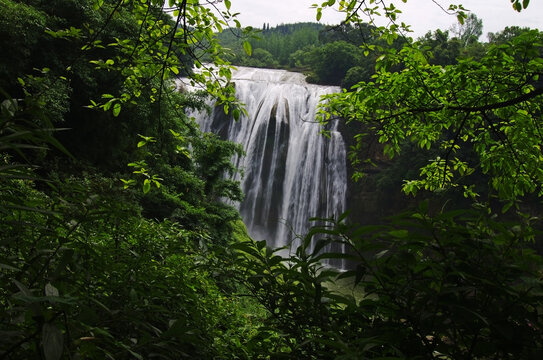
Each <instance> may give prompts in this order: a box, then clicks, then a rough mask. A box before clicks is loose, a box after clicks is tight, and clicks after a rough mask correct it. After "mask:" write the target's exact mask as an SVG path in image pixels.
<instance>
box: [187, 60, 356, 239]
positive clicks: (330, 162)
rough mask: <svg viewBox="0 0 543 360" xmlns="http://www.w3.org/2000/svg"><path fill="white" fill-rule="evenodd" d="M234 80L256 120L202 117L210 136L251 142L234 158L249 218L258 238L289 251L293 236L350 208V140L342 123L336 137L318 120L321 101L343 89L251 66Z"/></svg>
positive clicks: (243, 210) (244, 214) (334, 128)
mask: <svg viewBox="0 0 543 360" xmlns="http://www.w3.org/2000/svg"><path fill="white" fill-rule="evenodd" d="M232 81H233V82H235V88H236V96H237V97H238V98H239V99H240V100H241V101H242V102H243V103H244V104H245V105H246V109H247V112H248V117H246V116H242V117H241V118H240V120H239V121H237V122H234V121H232V120H229V119H227V118H226V117H225V116H224V114H223V112H222V110H221V109H216V110H215V111H214V113H213V115H212V116H211V117H210V116H209V115H206V114H205V113H199V114H196V115H195V117H196V120H197V122H198V123H199V124H200V127H201V129H202V130H203V131H206V132H214V133H218V134H219V135H220V136H222V137H223V138H225V139H227V140H230V141H233V142H236V143H240V144H242V145H243V147H244V149H245V151H246V156H244V157H240V158H235V159H233V161H234V164H235V165H236V166H237V167H238V168H239V169H243V171H244V176H243V177H241V175H239V174H238V175H236V176H237V177H238V179H239V180H240V181H241V185H242V189H243V191H244V193H245V199H244V200H243V201H242V202H241V203H240V204H239V210H240V213H241V216H242V218H243V220H244V222H245V224H246V225H247V229H248V230H249V234H250V235H251V236H252V237H253V238H254V239H255V240H261V239H266V240H267V242H268V244H269V245H270V246H272V247H281V246H284V245H287V244H288V243H289V242H290V241H291V240H292V239H293V238H294V236H293V233H292V232H294V234H304V233H305V232H306V231H307V230H308V228H309V226H310V223H309V221H308V220H309V218H311V217H330V216H336V217H337V216H338V215H339V214H341V213H342V212H344V211H345V203H346V200H345V197H346V192H347V170H346V151H345V143H344V142H343V138H342V136H341V134H340V133H339V132H338V131H337V124H336V123H332V124H330V125H329V126H330V128H329V130H330V138H327V137H325V136H323V135H322V134H321V127H320V125H319V124H318V123H315V114H316V110H317V106H318V103H319V100H320V96H321V95H324V94H329V93H333V92H337V91H339V88H337V87H333V86H318V85H311V84H308V83H306V81H305V79H304V76H303V75H302V74H299V73H293V72H288V71H285V70H270V69H256V68H245V67H239V68H238V70H236V71H234V73H233V76H232Z"/></svg>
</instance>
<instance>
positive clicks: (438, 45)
mask: <svg viewBox="0 0 543 360" xmlns="http://www.w3.org/2000/svg"><path fill="white" fill-rule="evenodd" d="M523 30H524V29H522V28H519V27H508V28H505V29H504V30H503V31H502V32H498V33H489V34H488V40H489V43H500V42H504V41H507V39H508V38H511V37H513V36H516V35H518V34H519V33H521V32H522V31H523ZM376 31H377V29H376V28H375V27H374V26H372V25H369V24H365V23H364V24H355V25H352V24H341V25H335V26H329V25H326V26H325V25H322V24H318V23H310V22H306V23H296V24H282V25H279V26H276V27H272V28H270V26H269V24H264V25H263V26H262V29H260V30H258V31H257V34H256V35H255V36H254V37H253V38H251V39H250V40H249V41H250V43H251V46H252V54H251V56H249V55H247V54H246V53H245V52H244V50H243V46H242V43H243V36H241V32H240V30H238V29H232V31H225V32H224V33H222V34H220V37H219V38H220V41H221V44H222V45H223V46H225V47H226V48H229V49H230V50H231V53H230V55H229V56H228V57H227V60H228V61H230V62H232V63H233V64H234V65H240V66H252V67H262V68H282V69H289V70H294V71H301V72H304V73H306V74H307V75H308V78H307V79H308V81H309V82H313V83H318V84H329V85H340V86H342V87H344V88H350V87H351V86H352V85H354V84H357V83H358V82H360V81H369V80H370V79H371V76H372V75H373V74H374V73H375V62H376V59H377V58H378V57H379V56H380V55H381V54H382V52H380V51H368V50H370V49H375V48H382V49H386V48H390V47H393V48H396V49H399V48H401V46H402V45H403V44H404V43H405V42H406V41H411V40H410V39H408V38H402V37H397V38H394V39H390V40H389V41H388V42H386V41H384V40H382V39H378V36H377V34H376ZM481 35H482V22H481V20H480V19H478V18H477V17H476V16H475V15H474V14H471V15H470V16H469V18H468V19H467V21H466V22H465V24H464V25H460V26H453V27H451V29H449V30H436V31H434V32H428V33H426V34H425V35H424V36H423V37H420V38H418V39H417V40H416V41H418V42H419V45H420V47H419V48H420V49H422V51H423V53H424V55H425V58H426V60H425V61H428V62H429V63H431V64H439V65H449V64H456V63H457V59H459V58H464V57H474V58H479V57H480V56H482V54H483V53H484V51H485V47H486V46H487V44H485V43H481V42H479V37H480V36H481Z"/></svg>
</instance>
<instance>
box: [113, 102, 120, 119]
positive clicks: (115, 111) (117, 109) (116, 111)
mask: <svg viewBox="0 0 543 360" xmlns="http://www.w3.org/2000/svg"><path fill="white" fill-rule="evenodd" d="M120 112H121V103H118V102H117V103H115V105H113V116H115V117H117V116H119V113H120Z"/></svg>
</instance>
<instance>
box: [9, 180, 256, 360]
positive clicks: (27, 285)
mask: <svg viewBox="0 0 543 360" xmlns="http://www.w3.org/2000/svg"><path fill="white" fill-rule="evenodd" d="M36 185H37V184H36V183H33V182H29V181H23V180H10V179H6V178H5V177H3V178H2V186H3V189H5V190H6V191H7V192H8V193H10V194H11V196H12V197H17V198H18V199H24V202H21V201H17V203H15V204H6V203H5V202H4V201H3V203H2V205H4V206H3V208H4V209H6V210H7V211H5V212H4V213H3V216H2V222H1V224H0V226H1V229H2V231H1V234H2V235H1V238H0V264H1V266H2V268H3V271H2V275H1V279H0V282H1V283H2V284H3V286H2V291H1V293H0V303H1V304H2V307H3V308H4V311H3V312H2V315H1V317H0V321H1V323H2V326H1V327H2V340H1V343H0V348H1V349H2V355H3V356H7V357H9V358H32V357H35V356H36V355H37V354H39V353H42V354H44V356H45V357H46V358H47V359H50V358H55V359H59V358H61V356H62V358H70V357H74V356H79V357H83V358H115V359H120V358H134V357H135V358H148V357H150V356H158V355H160V356H162V357H167V358H201V359H208V358H212V357H215V356H219V357H223V358H232V359H234V358H244V357H245V356H244V354H243V353H239V351H238V350H239V349H238V346H239V345H240V344H241V343H242V342H244V341H246V336H247V333H246V331H248V329H247V328H246V327H245V326H246V324H245V323H244V320H243V317H241V316H240V308H239V307H238V305H237V304H238V302H237V300H236V299H233V298H231V297H228V296H225V295H224V294H223V293H221V291H220V290H219V288H218V287H217V284H216V282H215V280H214V279H213V277H212V275H211V273H210V271H211V269H212V267H211V265H210V262H209V257H210V256H211V253H209V252H207V251H206V250H205V248H204V247H202V246H204V244H205V243H206V242H207V240H206V238H207V236H208V235H207V234H206V233H205V232H201V233H197V232H193V231H188V230H186V229H183V228H182V227H180V226H179V225H178V224H175V223H170V222H162V223H155V222H152V221H147V220H143V219H142V218H141V217H139V216H138V208H137V205H136V204H135V203H134V201H133V200H131V199H130V197H128V196H127V194H125V195H122V193H120V192H119V190H118V189H116V186H115V185H114V184H113V182H112V180H109V179H104V178H100V177H98V176H89V175H87V177H86V178H85V179H77V178H69V179H68V180H67V181H64V182H58V183H54V186H55V187H56V188H57V189H59V190H60V191H62V192H61V193H60V192H53V193H50V194H48V195H46V194H44V193H43V192H41V191H39V190H37V189H36ZM4 199H5V198H4ZM5 205H7V207H6V206H5ZM30 224H31V225H32V226H29V225H30ZM165 280H166V281H165ZM152 354H154V355H152Z"/></svg>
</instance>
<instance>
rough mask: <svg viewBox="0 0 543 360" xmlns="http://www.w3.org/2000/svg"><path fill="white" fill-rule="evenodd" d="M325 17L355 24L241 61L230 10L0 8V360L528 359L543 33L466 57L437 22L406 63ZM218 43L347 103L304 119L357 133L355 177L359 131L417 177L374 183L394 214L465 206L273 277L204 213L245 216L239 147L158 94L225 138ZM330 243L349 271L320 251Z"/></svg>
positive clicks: (399, 51) (328, 236)
mask: <svg viewBox="0 0 543 360" xmlns="http://www.w3.org/2000/svg"><path fill="white" fill-rule="evenodd" d="M511 2H512V3H513V6H514V8H515V9H517V10H519V11H520V10H521V9H522V8H523V6H524V7H526V6H527V5H528V1H524V2H523V3H522V4H521V3H520V2H519V1H516V0H512V1H511ZM337 3H338V4H336V1H326V2H324V3H323V4H322V6H321V7H319V8H318V9H317V10H316V11H317V17H319V14H320V13H321V12H322V11H323V9H324V8H326V7H329V6H334V5H339V6H340V7H341V10H342V11H345V12H346V16H347V18H348V19H350V20H351V21H352V23H353V24H356V25H345V24H344V25H342V26H338V27H334V28H331V29H323V28H322V27H320V26H318V25H314V24H301V25H300V24H298V25H292V26H287V25H285V26H282V27H278V28H275V29H269V26H265V29H264V31H263V33H262V34H261V36H263V40H261V42H251V41H255V40H251V41H248V40H247V39H246V38H244V37H245V36H247V35H248V34H250V31H247V29H241V26H240V25H239V24H238V23H237V20H236V19H235V14H232V13H231V12H230V7H231V3H230V1H228V0H225V1H224V3H223V4H222V5H223V6H224V7H223V8H222V11H223V12H222V13H221V17H220V18H219V17H218V16H217V15H215V14H216V13H214V12H212V11H211V8H212V7H214V6H218V5H217V4H216V3H214V2H211V3H209V4H208V6H207V7H206V6H204V5H201V4H199V3H198V2H196V1H185V0H183V1H173V0H171V1H169V2H168V5H169V6H170V8H164V7H163V6H164V3H163V1H158V0H153V1H151V0H147V1H141V0H132V1H128V0H83V1H82V0H77V1H76V0H54V1H46V0H25V1H18V0H0V4H1V5H2V12H1V13H0V35H1V36H0V48H2V52H1V53H0V91H1V96H2V99H1V100H2V101H1V102H0V108H1V112H0V159H1V160H0V161H1V162H0V215H1V217H0V268H1V272H0V308H1V311H0V324H1V325H0V358H2V359H21V358H39V359H46V360H56V359H72V358H88V359H103V358H109V359H132V358H136V359H147V358H166V359H183V358H187V359H238V358H239V359H259V358H261V359H266V358H269V359H279V358H286V359H366V358H368V359H385V358H386V359H537V358H541V356H542V355H543V350H542V349H543V337H542V330H543V320H542V312H543V282H542V280H543V279H542V276H543V273H542V266H543V264H542V262H541V260H542V259H541V256H540V255H538V254H537V252H536V251H535V250H534V249H533V248H534V244H536V243H538V242H540V241H541V240H540V233H539V231H538V230H537V228H538V219H537V218H536V217H534V216H533V215H534V213H536V214H537V212H538V210H539V206H540V205H539V200H538V197H540V196H541V184H542V179H543V175H542V174H543V172H542V170H541V169H542V168H543V167H542V166H541V162H542V161H543V156H542V155H541V148H540V143H541V140H542V139H541V133H540V131H539V120H540V118H541V104H542V100H543V90H542V85H541V79H540V75H543V61H542V60H541V59H542V48H543V39H542V35H541V33H540V32H539V31H536V30H529V29H519V28H508V29H505V30H504V31H503V32H500V33H496V34H491V36H490V40H491V41H490V43H489V44H481V43H479V42H478V41H477V35H478V31H477V27H478V22H477V19H476V18H473V17H471V18H469V17H468V18H466V17H465V14H464V13H463V11H462V9H461V8H453V9H452V10H453V11H458V15H459V17H460V19H466V21H465V22H464V24H466V25H465V26H464V27H460V28H457V29H456V30H455V31H456V34H455V36H454V37H453V36H449V33H447V32H446V31H436V32H434V33H430V34H428V35H426V36H425V37H424V38H422V39H419V41H417V42H415V41H413V40H411V39H409V38H405V37H401V36H400V35H399V34H400V33H401V28H400V27H398V26H392V27H388V28H386V27H377V26H373V25H367V24H365V23H364V22H363V21H362V20H363V18H361V16H362V14H368V13H372V12H375V11H376V9H373V10H372V9H364V5H365V1H363V0H359V1H357V0H350V1H339V2H337ZM170 10H172V14H173V15H174V17H176V21H175V20H172V18H171V17H170V16H168V15H166V14H165V13H164V11H170ZM359 10H360V11H362V10H364V11H362V12H358V11H359ZM384 13H386V16H388V17H389V18H390V19H391V20H395V16H396V15H395V14H396V12H395V11H394V8H393V7H392V8H387V9H386V12H384ZM232 23H234V24H236V25H237V26H236V27H235V28H232V29H231V30H232V32H231V33H230V34H232V33H234V34H237V35H240V36H242V40H241V42H240V49H238V50H239V52H234V56H236V57H237V58H238V59H241V60H239V61H253V60H254V61H256V60H258V61H261V63H255V66H256V65H258V66H260V65H265V64H271V65H273V66H277V65H283V66H286V65H290V66H294V67H298V68H304V69H305V70H307V71H312V72H313V76H314V77H315V79H314V80H315V81H319V82H330V83H343V84H344V85H345V86H346V87H350V86H351V85H354V87H352V90H351V91H345V92H344V93H341V94H337V95H333V96H330V97H329V99H328V102H327V105H326V106H323V108H322V112H321V114H322V121H323V122H326V121H328V120H329V119H330V117H331V116H341V117H342V118H343V119H344V120H346V121H347V122H349V126H352V129H356V131H357V135H356V136H355V139H354V141H355V142H354V143H353V148H352V152H351V161H352V162H353V165H354V167H355V168H356V170H357V173H355V176H361V174H360V172H361V171H363V170H365V169H366V168H364V167H361V166H359V165H360V164H363V163H364V160H365V156H364V155H365V154H363V153H362V152H361V149H362V147H363V146H364V141H363V138H364V137H363V135H362V133H363V132H369V133H372V134H373V135H371V136H374V137H375V138H376V139H377V141H378V142H379V143H380V144H381V145H380V146H382V147H380V148H378V150H380V151H382V150H384V152H385V154H386V155H387V156H389V157H392V156H400V157H402V156H403V157H404V158H410V157H412V156H411V154H416V155H417V159H419V160H420V163H417V162H412V160H413V159H410V161H411V162H409V165H406V164H398V163H396V164H395V165H394V166H392V168H391V169H390V172H389V174H392V173H394V174H395V175H394V176H395V178H400V177H402V179H405V180H406V182H405V185H404V191H405V192H406V193H408V194H413V193H417V194H419V196H421V193H425V191H434V192H438V193H440V194H442V195H443V194H444V195H443V198H447V199H450V198H453V196H455V195H454V193H455V192H458V193H459V194H460V195H461V196H462V195H464V194H465V196H466V197H467V199H469V203H470V204H471V206H470V208H469V209H467V210H466V209H463V210H453V211H445V208H447V207H448V205H447V202H446V201H445V202H444V203H439V202H438V203H437V205H436V203H435V202H434V201H432V202H430V203H428V202H421V204H420V206H419V207H418V208H417V209H415V210H412V211H410V212H406V213H404V214H401V215H398V216H396V217H394V218H393V219H391V220H389V221H387V222H386V223H383V224H382V225H379V226H359V225H356V224H352V223H350V222H349V221H348V215H347V214H345V215H342V216H341V217H340V218H339V219H321V220H320V221H319V224H320V225H319V226H315V227H314V228H313V229H312V230H311V231H310V232H309V233H308V234H305V235H303V236H302V238H301V239H300V240H301V245H300V247H299V248H297V249H293V252H292V255H291V256H290V257H289V258H288V259H284V258H282V257H281V256H279V255H278V254H277V253H276V252H275V251H273V250H272V249H269V248H267V247H266V244H265V243H264V242H258V243H257V242H254V241H253V240H251V239H250V238H249V236H248V235H247V233H246V231H245V229H244V225H243V223H242V222H241V220H240V219H239V215H238V213H237V211H236V210H235V208H233V207H231V206H229V205H226V204H225V202H224V201H223V200H224V199H230V200H239V199H240V198H241V197H242V196H243V195H242V194H241V191H240V189H239V186H238V184H237V183H236V182H234V181H231V180H229V177H228V176H225V175H228V174H232V173H233V172H235V171H237V170H238V169H235V168H234V167H233V166H232V164H231V163H230V158H231V157H232V155H233V154H236V153H237V154H239V153H241V152H242V149H240V147H239V146H238V145H236V144H232V143H228V142H224V141H222V140H220V139H218V138H217V137H216V136H214V135H211V134H203V133H201V132H200V130H199V128H198V126H197V125H196V124H195V123H194V122H193V120H191V119H190V118H189V117H187V115H186V112H185V110H189V109H195V108H197V109H204V108H206V106H207V105H206V100H205V97H204V96H203V94H202V93H199V92H197V93H187V92H177V91H175V86H174V83H175V82H174V79H175V76H176V75H180V74H185V75H187V76H189V77H190V79H191V80H192V81H193V83H194V84H195V85H196V86H198V85H199V86H201V87H202V88H203V89H205V92H206V93H207V94H211V95H212V96H213V97H214V98H215V99H216V105H217V106H222V107H223V109H224V110H225V111H226V112H227V113H228V114H231V115H232V117H233V118H238V117H239V114H240V112H241V111H243V107H242V106H241V104H239V103H238V102H237V101H236V99H235V97H234V90H233V87H232V85H231V84H229V83H228V82H227V81H221V80H220V79H219V78H217V77H215V73H216V74H219V75H221V76H222V77H224V78H226V79H227V80H228V78H229V77H230V71H231V70H230V67H229V64H228V60H229V59H232V54H231V53H230V52H229V51H223V49H222V48H221V46H220V44H219V42H218V39H217V37H216V33H220V32H221V31H223V29H224V28H226V27H227V26H228V25H231V24H232ZM392 23H393V24H394V22H392ZM278 29H279V30H278ZM279 32H282V33H283V35H282V36H280V35H279ZM229 36H230V35H229ZM249 36H250V35H249ZM289 41H290V42H291V44H292V45H291V46H290V47H287V46H286V45H285V44H286V43H287V42H289ZM257 44H261V45H257ZM241 48H243V49H244V50H245V52H246V54H247V55H249V54H251V53H252V55H253V56H254V58H251V57H245V56H241V55H239V54H240V52H241ZM234 50H235V49H234ZM338 53H341V54H343V55H344V56H341V57H339V56H337V54H338ZM330 54H336V56H335V57H330V56H329V55H330ZM202 59H205V60H206V61H210V62H211V63H212V65H210V66H204V65H203V64H202V63H201V60H202ZM255 59H256V60H255ZM339 60H341V61H339ZM193 65H194V66H195V67H197V68H199V69H200V70H201V71H198V72H192V67H193ZM347 83H348V86H347ZM355 84H356V85H355ZM354 125H356V126H354ZM406 154H407V156H406ZM427 160H431V161H430V162H428V161H427ZM401 166H404V167H405V166H410V167H416V168H417V171H415V172H414V174H413V178H411V177H410V176H409V177H408V176H406V173H405V171H403V170H402V168H401ZM419 169H420V170H419ZM412 173H413V172H412ZM418 175H420V176H418ZM417 176H418V177H417ZM391 181H392V180H391ZM392 182H394V181H392ZM434 199H435V198H434ZM534 199H535V200H534ZM522 201H524V202H522ZM496 205H497V206H496ZM502 213H503V214H502ZM338 242H339V243H342V244H345V245H346V246H347V247H348V248H349V249H350V250H349V252H347V253H344V254H338V253H326V252H322V251H321V250H322V249H323V248H324V247H326V245H327V244H330V243H338ZM310 249H313V250H310ZM333 258H342V259H345V260H346V261H348V262H349V269H348V271H345V272H338V271H336V270H334V269H330V268H327V267H325V266H323V265H322V262H323V261H326V260H327V259H333Z"/></svg>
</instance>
